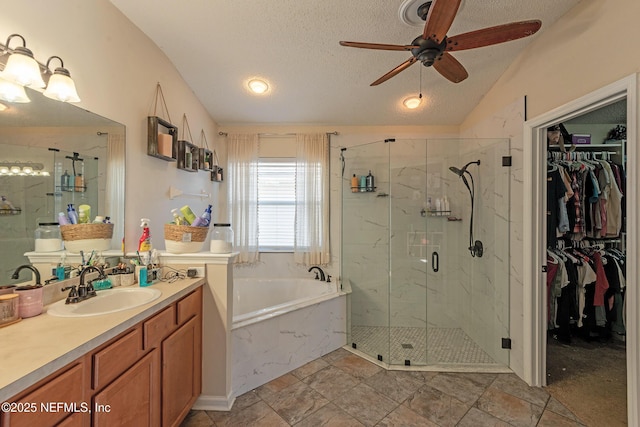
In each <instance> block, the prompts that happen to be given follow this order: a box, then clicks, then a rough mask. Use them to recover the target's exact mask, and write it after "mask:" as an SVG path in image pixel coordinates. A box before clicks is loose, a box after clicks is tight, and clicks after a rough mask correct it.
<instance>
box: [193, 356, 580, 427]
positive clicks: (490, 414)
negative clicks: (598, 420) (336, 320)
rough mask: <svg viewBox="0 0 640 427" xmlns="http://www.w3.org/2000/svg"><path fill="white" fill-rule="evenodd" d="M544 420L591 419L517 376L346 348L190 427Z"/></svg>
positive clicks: (541, 424) (556, 423)
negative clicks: (383, 358)
mask: <svg viewBox="0 0 640 427" xmlns="http://www.w3.org/2000/svg"><path fill="white" fill-rule="evenodd" d="M294 425H295V426H296V427H306V426H420V427H437V426H440V427H446V426H470V427H478V426H538V427H545V426H548V427H551V426H552V427H563V426H582V425H583V424H581V423H580V421H579V420H578V419H577V418H576V417H575V416H574V415H573V414H572V413H571V412H569V411H568V410H567V409H566V408H565V407H564V406H563V405H562V404H561V403H560V402H558V401H557V400H556V399H554V398H553V397H550V396H549V394H548V393H547V392H546V391H545V390H543V389H540V388H534V387H529V386H527V385H526V383H524V382H523V381H522V380H520V379H519V378H518V377H517V376H515V375H514V374H479V373H438V372H416V371H386V370H384V369H382V368H380V367H378V366H377V365H375V364H373V363H371V362H369V361H367V360H364V359H363V358H361V357H359V356H357V355H355V354H353V353H351V352H350V351H347V350H345V349H342V348H341V349H338V350H336V351H334V352H332V353H329V354H327V355H325V356H323V357H321V358H318V359H316V360H314V361H312V362H309V363H308V364H306V365H304V366H302V367H300V368H298V369H296V370H294V371H292V372H290V373H288V374H286V375H283V376H281V377H280V378H276V379H275V380H273V381H271V382H269V383H267V384H265V385H263V386H261V387H258V388H257V389H255V390H253V391H250V392H247V393H245V394H243V395H242V396H239V397H238V398H237V399H236V401H235V404H234V405H233V408H232V410H231V411H229V412H218V411H191V412H190V413H189V415H188V416H187V418H186V419H185V420H184V422H183V423H182V427H209V426H238V427H247V426H251V427H253V426H267V427H272V426H273V427H278V426H285V427H286V426H294Z"/></svg>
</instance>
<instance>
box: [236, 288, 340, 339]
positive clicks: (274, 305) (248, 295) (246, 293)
mask: <svg viewBox="0 0 640 427" xmlns="http://www.w3.org/2000/svg"><path fill="white" fill-rule="evenodd" d="M336 296H337V293H336V284H335V283H327V282H321V281H319V280H314V279H295V278H290V279H289V278H283V279H235V280H234V281H233V327H232V330H233V329H235V328H240V327H242V326H246V325H250V324H252V323H256V322H261V321H263V320H266V319H269V318H271V317H274V316H279V315H281V314H285V313H287V312H289V311H293V310H298V309H302V308H304V307H307V306H309V305H311V304H315V303H319V302H322V301H326V300H328V299H332V298H335V297H336Z"/></svg>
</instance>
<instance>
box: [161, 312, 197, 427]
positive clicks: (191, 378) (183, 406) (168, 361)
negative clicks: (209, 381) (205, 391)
mask: <svg viewBox="0 0 640 427" xmlns="http://www.w3.org/2000/svg"><path fill="white" fill-rule="evenodd" d="M201 317H202V316H196V317H193V318H191V320H189V321H188V322H187V323H185V324H184V325H183V326H182V327H181V328H179V329H178V330H177V331H175V332H174V333H173V334H171V335H170V336H169V337H168V338H167V339H166V340H164V341H163V343H162V425H163V426H177V425H179V424H180V422H181V421H182V420H183V419H184V417H185V416H186V415H187V413H188V412H189V409H191V406H193V404H194V402H195V401H196V399H197V398H198V396H199V395H200V389H201V378H200V376H201V371H202V369H201V347H202V344H201V337H202V334H201V329H200V321H201Z"/></svg>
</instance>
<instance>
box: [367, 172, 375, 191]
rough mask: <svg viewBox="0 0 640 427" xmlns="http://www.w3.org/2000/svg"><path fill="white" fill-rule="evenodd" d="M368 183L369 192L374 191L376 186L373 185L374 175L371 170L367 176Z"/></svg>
mask: <svg viewBox="0 0 640 427" xmlns="http://www.w3.org/2000/svg"><path fill="white" fill-rule="evenodd" d="M366 183H367V191H373V190H374V188H373V187H374V185H373V175H371V170H369V175H367V177H366Z"/></svg>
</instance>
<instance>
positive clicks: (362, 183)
mask: <svg viewBox="0 0 640 427" xmlns="http://www.w3.org/2000/svg"><path fill="white" fill-rule="evenodd" d="M365 191H367V177H366V176H364V175H362V176H361V177H360V192H361V193H364V192H365Z"/></svg>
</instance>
